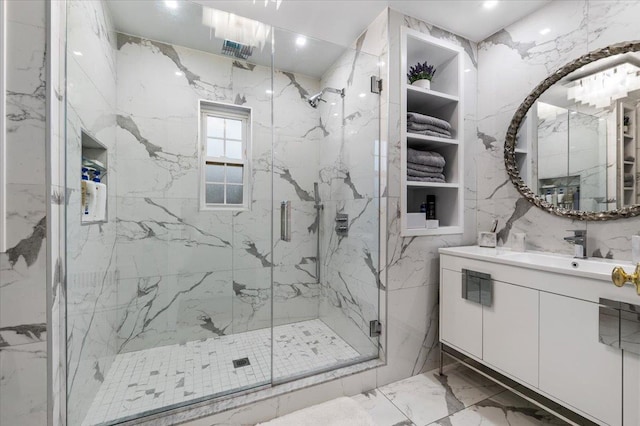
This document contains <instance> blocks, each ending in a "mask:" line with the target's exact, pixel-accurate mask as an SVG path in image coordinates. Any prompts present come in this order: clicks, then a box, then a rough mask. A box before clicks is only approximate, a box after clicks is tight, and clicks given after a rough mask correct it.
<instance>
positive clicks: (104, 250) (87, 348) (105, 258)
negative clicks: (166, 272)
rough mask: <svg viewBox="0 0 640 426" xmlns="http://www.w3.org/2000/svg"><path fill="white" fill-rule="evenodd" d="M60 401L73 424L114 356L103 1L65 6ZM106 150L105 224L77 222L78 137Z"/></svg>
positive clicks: (111, 108) (112, 86)
mask: <svg viewBox="0 0 640 426" xmlns="http://www.w3.org/2000/svg"><path fill="white" fill-rule="evenodd" d="M67 23H68V27H67V28H68V31H67V42H68V45H67V49H68V51H67V86H68V87H67V93H66V95H67V117H66V119H67V134H66V155H67V157H66V165H65V167H66V173H67V215H66V217H67V223H66V231H67V234H66V235H67V243H68V244H67V253H66V259H67V271H68V274H67V286H66V289H67V292H66V300H67V369H68V377H67V398H68V399H67V401H68V416H69V417H68V421H69V423H70V424H80V422H81V421H82V420H83V418H84V417H85V414H86V412H87V410H88V408H89V406H90V405H91V401H92V400H93V398H94V396H95V395H96V393H97V391H98V389H99V387H100V385H101V384H102V382H103V381H104V376H105V375H106V373H107V371H108V370H109V368H110V366H111V364H112V362H113V360H114V358H115V356H116V354H117V352H118V346H117V344H118V340H117V333H116V329H117V323H116V321H117V315H116V313H117V305H116V304H117V297H116V296H117V293H116V291H117V282H118V271H117V264H116V224H117V221H116V202H115V201H116V197H115V188H116V183H117V178H118V174H117V167H118V164H117V157H116V149H117V147H116V73H115V72H116V55H115V47H116V44H115V43H116V39H115V31H114V26H113V24H112V22H111V17H110V15H109V12H108V9H107V7H106V4H104V3H103V2H102V1H69V2H67ZM82 131H84V132H87V133H88V134H90V135H91V136H92V137H93V138H95V139H97V140H98V141H99V142H100V143H102V144H103V145H104V146H105V147H106V148H107V168H108V170H107V174H106V179H103V181H104V182H105V183H106V185H107V191H108V192H107V194H108V200H107V209H108V212H107V216H108V222H106V223H100V224H81V221H80V219H81V199H80V198H81V194H80V182H81V176H82V172H81V164H82V159H81V158H82V143H81V132H82Z"/></svg>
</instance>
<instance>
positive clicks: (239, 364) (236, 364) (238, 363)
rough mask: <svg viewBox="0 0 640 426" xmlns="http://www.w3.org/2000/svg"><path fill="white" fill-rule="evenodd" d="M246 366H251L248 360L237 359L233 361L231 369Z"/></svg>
mask: <svg viewBox="0 0 640 426" xmlns="http://www.w3.org/2000/svg"><path fill="white" fill-rule="evenodd" d="M247 365H251V363H250V362H249V358H239V359H234V360H233V368H240V367H246V366H247Z"/></svg>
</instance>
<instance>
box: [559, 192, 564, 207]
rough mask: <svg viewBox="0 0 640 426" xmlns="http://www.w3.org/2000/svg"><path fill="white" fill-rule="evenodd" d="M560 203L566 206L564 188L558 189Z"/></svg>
mask: <svg viewBox="0 0 640 426" xmlns="http://www.w3.org/2000/svg"><path fill="white" fill-rule="evenodd" d="M558 205H559V206H560V207H564V188H560V189H558Z"/></svg>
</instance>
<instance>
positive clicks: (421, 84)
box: [411, 78, 431, 90]
mask: <svg viewBox="0 0 640 426" xmlns="http://www.w3.org/2000/svg"><path fill="white" fill-rule="evenodd" d="M411 85H412V86H418V87H421V88H423V89H427V90H429V89H431V80H427V79H426V78H424V79H422V80H416V81H414V82H413V83H411Z"/></svg>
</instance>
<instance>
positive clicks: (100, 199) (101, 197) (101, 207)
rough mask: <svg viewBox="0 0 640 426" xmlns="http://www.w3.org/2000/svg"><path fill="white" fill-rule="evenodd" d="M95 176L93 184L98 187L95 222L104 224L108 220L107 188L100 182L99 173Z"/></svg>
mask: <svg viewBox="0 0 640 426" xmlns="http://www.w3.org/2000/svg"><path fill="white" fill-rule="evenodd" d="M94 176H95V177H94V178H93V182H94V183H95V186H96V203H95V213H94V215H93V220H95V221H101V222H102V221H105V220H107V186H106V185H105V184H104V183H102V182H100V172H99V171H96V172H95V173H94Z"/></svg>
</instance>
